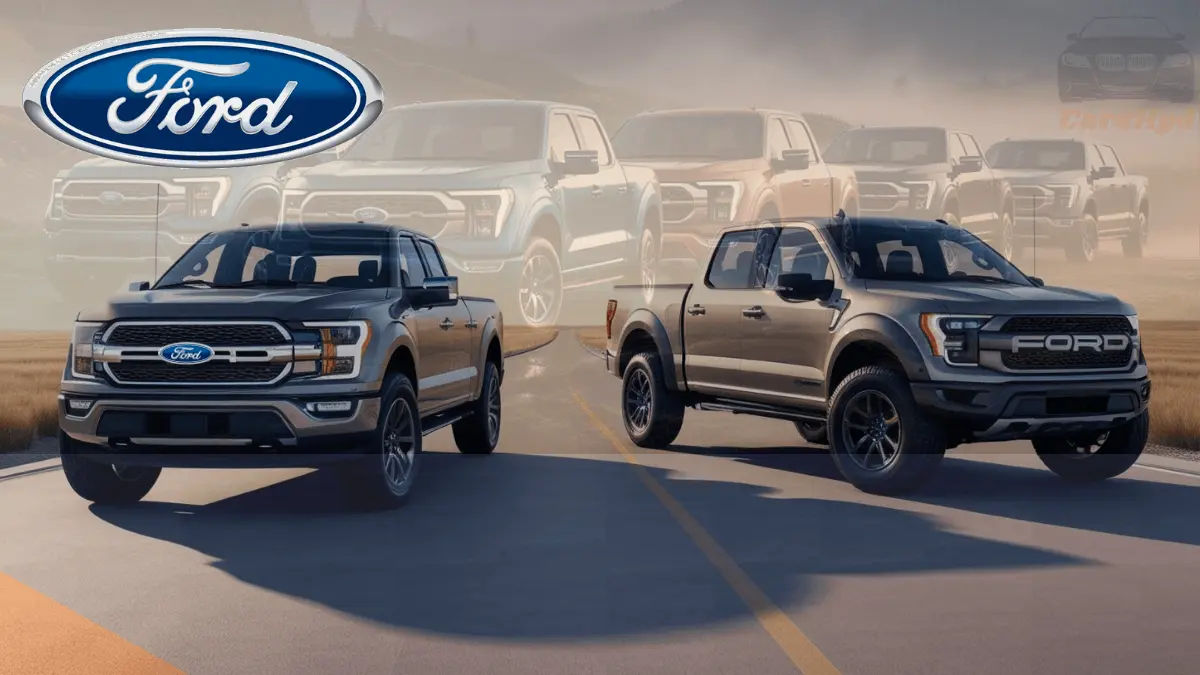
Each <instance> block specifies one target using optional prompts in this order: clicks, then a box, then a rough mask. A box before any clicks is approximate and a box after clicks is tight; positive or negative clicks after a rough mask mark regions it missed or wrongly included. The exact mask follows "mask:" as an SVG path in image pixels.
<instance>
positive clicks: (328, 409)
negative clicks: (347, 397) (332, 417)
mask: <svg viewBox="0 0 1200 675" xmlns="http://www.w3.org/2000/svg"><path fill="white" fill-rule="evenodd" d="M352 407H354V403H353V402H352V401H321V402H320V403H309V404H308V405H306V406H305V408H307V409H308V411H309V412H314V413H344V412H350V409H351V408H352Z"/></svg>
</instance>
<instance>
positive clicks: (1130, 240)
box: [1121, 211, 1150, 258]
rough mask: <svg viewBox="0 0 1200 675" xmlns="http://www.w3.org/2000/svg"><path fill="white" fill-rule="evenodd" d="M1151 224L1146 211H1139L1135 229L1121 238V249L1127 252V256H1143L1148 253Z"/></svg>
mask: <svg viewBox="0 0 1200 675" xmlns="http://www.w3.org/2000/svg"><path fill="white" fill-rule="evenodd" d="M1149 225H1150V223H1149V218H1148V217H1147V216H1146V212H1145V211H1141V212H1139V213H1138V215H1137V220H1136V221H1135V222H1134V226H1133V227H1134V229H1133V230H1131V231H1130V232H1129V234H1127V235H1125V238H1124V239H1122V240H1121V249H1122V250H1123V251H1124V252H1125V257H1126V258H1141V257H1142V256H1144V255H1146V244H1147V243H1149V240H1150V227H1149Z"/></svg>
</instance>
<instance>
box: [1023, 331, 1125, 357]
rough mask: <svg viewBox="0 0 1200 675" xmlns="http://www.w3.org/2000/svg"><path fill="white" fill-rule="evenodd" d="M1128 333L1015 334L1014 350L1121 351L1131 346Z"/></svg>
mask: <svg viewBox="0 0 1200 675" xmlns="http://www.w3.org/2000/svg"><path fill="white" fill-rule="evenodd" d="M1129 343H1130V339H1129V336H1128V335H1014V336H1013V338H1012V352H1013V353H1014V354H1016V353H1018V352H1020V351H1022V350H1026V349H1045V350H1047V351H1052V352H1081V351H1092V352H1120V351H1125V349H1127V348H1128V347H1129Z"/></svg>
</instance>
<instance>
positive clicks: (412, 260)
mask: <svg viewBox="0 0 1200 675" xmlns="http://www.w3.org/2000/svg"><path fill="white" fill-rule="evenodd" d="M400 270H401V272H402V273H403V275H404V276H405V277H406V278H407V282H406V283H404V284H403V285H404V286H420V285H421V284H423V283H425V266H424V265H422V264H421V254H420V253H417V245H416V244H415V243H414V242H413V240H412V237H400Z"/></svg>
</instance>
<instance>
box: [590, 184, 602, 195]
mask: <svg viewBox="0 0 1200 675" xmlns="http://www.w3.org/2000/svg"><path fill="white" fill-rule="evenodd" d="M602 194H604V188H602V187H600V186H599V185H593V186H592V196H593V197H599V196H600V195H602Z"/></svg>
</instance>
